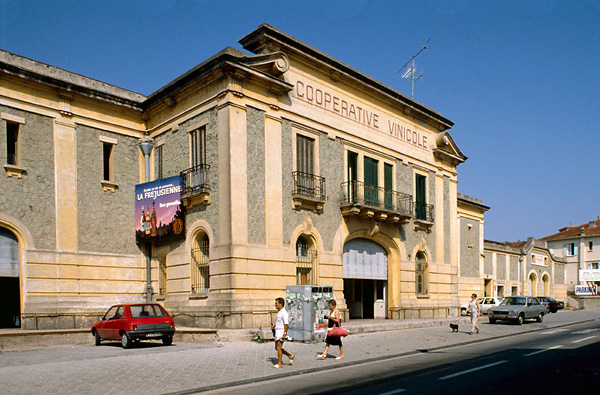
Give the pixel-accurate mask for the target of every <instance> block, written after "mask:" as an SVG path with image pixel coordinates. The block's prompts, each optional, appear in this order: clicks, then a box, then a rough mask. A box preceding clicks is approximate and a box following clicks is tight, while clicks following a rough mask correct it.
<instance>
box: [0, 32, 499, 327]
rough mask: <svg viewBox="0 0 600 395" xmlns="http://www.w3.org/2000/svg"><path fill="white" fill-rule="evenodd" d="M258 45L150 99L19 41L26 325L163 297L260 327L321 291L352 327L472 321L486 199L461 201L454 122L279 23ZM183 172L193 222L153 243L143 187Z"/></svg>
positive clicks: (16, 173)
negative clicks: (464, 296)
mask: <svg viewBox="0 0 600 395" xmlns="http://www.w3.org/2000/svg"><path fill="white" fill-rule="evenodd" d="M240 43H241V45H242V46H243V48H244V50H245V51H241V50H236V49H233V48H226V49H224V50H223V51H221V52H219V53H217V54H216V55H214V56H213V57H211V58H209V59H207V60H206V61H204V62H202V63H200V64H199V65H198V66H196V67H194V68H193V69H192V70H190V71H188V72H187V73H185V74H184V75H182V76H180V77H178V78H177V79H175V80H173V81H172V82H171V83H169V84H168V85H166V86H164V87H162V88H160V89H159V90H157V91H156V92H154V93H152V94H151V95H149V96H147V97H146V96H143V95H139V94H136V93H133V92H129V91H126V90H123V89H120V88H117V87H114V86H110V85H108V84H104V83H102V82H99V81H95V80H92V79H89V78H86V77H82V76H79V75H76V74H73V73H70V72H68V71H65V70H61V69H58V68H55V67H52V66H48V65H45V64H41V63H39V62H35V61H32V60H29V59H25V58H22V57H20V56H17V55H14V54H10V53H7V52H4V51H1V52H0V81H2V83H1V84H0V116H1V123H0V147H1V148H0V161H2V163H3V164H4V169H5V175H4V176H3V177H0V189H1V190H2V191H3V193H2V198H1V200H0V257H1V258H0V259H2V261H1V262H0V273H1V274H0V276H2V278H3V280H2V281H4V279H7V280H6V283H7V284H8V286H7V289H8V292H9V297H10V298H11V299H12V300H14V299H16V298H18V299H19V301H18V306H16V305H15V307H14V308H13V310H12V311H13V313H12V315H10V317H8V316H7V319H11V317H12V320H13V322H14V321H15V320H21V323H20V324H21V326H22V327H25V328H58V327H79V326H85V325H88V324H89V322H90V321H91V320H92V319H94V318H95V317H97V316H98V314H100V313H101V312H102V311H103V310H104V309H105V308H106V307H107V306H109V305H110V304H112V303H115V302H125V301H140V300H144V299H145V298H146V294H147V291H148V290H150V291H151V294H150V297H151V299H152V300H158V301H160V302H161V303H163V304H164V305H165V307H167V309H169V311H170V312H172V314H173V315H174V316H175V318H176V321H177V322H178V323H179V324H186V325H195V326H203V327H225V328H252V327H258V326H260V325H265V324H268V323H269V322H270V321H271V317H272V314H273V312H274V309H273V299H274V298H275V297H278V296H282V295H284V292H285V287H286V286H287V285H293V284H306V283H309V284H314V285H318V286H331V287H333V292H334V296H335V297H336V298H337V299H338V302H339V306H340V307H341V309H342V311H343V312H344V314H345V316H346V318H347V319H348V318H370V317H374V316H375V308H376V306H379V307H380V308H382V309H383V312H384V315H385V317H387V318H393V319H398V318H400V319H402V318H416V317H419V318H426V317H444V316H447V315H453V314H455V312H456V308H457V307H458V306H459V271H460V272H461V273H463V272H464V275H466V276H471V275H472V274H473V273H471V272H470V270H471V269H472V268H469V267H467V266H464V267H463V266H462V263H460V262H459V244H460V243H461V238H462V236H461V233H460V232H462V227H463V225H465V226H468V225H469V224H472V226H473V227H474V229H473V233H470V235H471V236H472V237H473V239H472V242H473V243H476V245H477V246H478V248H479V247H480V246H481V242H482V240H483V222H482V217H483V212H484V211H485V210H486V209H487V208H486V207H485V206H483V205H482V204H480V203H479V202H476V201H475V200H473V199H468V198H459V197H458V194H457V166H458V165H459V164H460V163H462V162H464V161H465V160H466V157H465V156H464V155H463V154H462V153H461V151H460V150H459V148H458V147H457V146H456V144H455V143H454V141H453V139H452V138H451V136H450V134H449V133H448V130H449V129H450V128H451V127H452V126H453V123H452V122H451V121H450V120H448V119H446V118H444V117H443V116H442V115H440V114H439V113H437V112H435V111H433V110H432V109H430V108H428V107H426V106H424V105H422V104H420V103H418V102H416V101H414V100H412V99H411V98H409V97H407V96H405V95H403V94H401V93H399V92H397V91H394V90H393V89H391V88H389V87H387V86H385V85H383V84H381V83H380V82H378V81H376V80H374V79H373V78H371V77H369V76H367V75H365V74H363V73H361V72H359V71H357V70H355V69H353V68H351V67H349V66H347V65H345V64H343V63H341V62H339V61H337V60H336V59H334V58H332V57H330V56H328V55H326V54H324V53H322V52H320V51H318V50H316V49H314V48H312V47H310V46H308V45H306V44H304V43H302V42H300V41H298V40H297V39H295V38H293V37H291V36H289V35H287V34H286V33H284V32H281V31H279V30H277V29H275V28H273V27H271V26H269V25H261V26H260V27H258V28H257V29H256V30H255V31H253V32H252V33H250V34H249V35H247V36H246V37H244V38H242V39H241V40H240ZM143 141H147V142H149V143H152V150H149V149H148V150H147V152H146V153H147V154H149V155H148V157H147V159H148V163H149V164H150V167H149V172H148V173H146V171H145V160H144V159H145V158H144V154H143V153H142V151H141V150H140V148H139V146H140V142H143ZM147 148H148V147H147ZM169 177H178V178H180V179H181V180H182V190H181V201H182V202H183V204H184V210H183V214H182V215H183V216H184V220H185V230H184V231H183V233H182V234H181V237H180V238H179V239H169V240H155V241H152V242H148V243H146V242H143V243H138V241H139V240H136V232H135V226H136V225H135V224H136V222H139V221H138V216H137V213H136V212H135V210H136V208H135V201H134V200H135V199H134V190H135V187H136V185H137V184H141V183H142V182H143V181H144V180H146V178H148V179H149V180H160V179H166V178H169ZM459 205H462V206H463V207H466V208H465V209H463V214H464V212H466V211H468V210H472V211H475V212H477V213H476V214H475V215H474V216H471V215H470V214H469V215H466V216H462V217H460V216H459V208H458V206H459ZM467 206H468V207H467ZM149 210H150V209H149V207H147V208H146V211H145V212H146V213H147V212H148V211H149ZM459 218H461V219H460V220H458V219H459ZM154 224H156V220H154ZM461 248H462V247H461ZM461 254H463V255H464V254H467V251H464V252H461ZM477 254H478V253H477V252H475V255H474V256H475V258H476V259H477V260H479V259H480V256H479V255H477ZM146 258H148V263H149V267H150V272H147V266H146V265H147V261H146ZM486 262H487V261H486ZM148 274H149V276H150V277H149V279H150V283H149V284H147V280H146V279H147V275H148ZM461 275H463V274H461ZM148 285H150V288H148V287H147V286H148ZM460 292H463V293H464V292H466V289H464V290H462V291H460ZM15 317H16V318H15Z"/></svg>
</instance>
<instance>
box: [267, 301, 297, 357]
mask: <svg viewBox="0 0 600 395" xmlns="http://www.w3.org/2000/svg"><path fill="white" fill-rule="evenodd" d="M284 306H285V300H283V298H277V299H275V308H276V309H277V311H278V312H277V320H276V321H275V325H273V324H271V329H275V349H276V350H277V365H273V368H275V369H279V368H280V367H282V366H283V361H282V359H283V354H285V355H286V356H287V357H288V358H289V359H290V365H293V364H294V355H292V354H290V353H289V352H287V351H286V350H284V349H283V340H284V339H286V338H287V331H288V328H289V323H290V316H289V314H288V312H287V311H286V309H284Z"/></svg>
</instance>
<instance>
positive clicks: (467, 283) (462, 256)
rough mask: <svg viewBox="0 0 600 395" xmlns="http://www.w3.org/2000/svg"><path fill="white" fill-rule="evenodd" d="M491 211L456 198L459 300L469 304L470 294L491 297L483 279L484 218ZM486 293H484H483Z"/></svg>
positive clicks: (467, 199)
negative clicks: (458, 241) (458, 240)
mask: <svg viewBox="0 0 600 395" xmlns="http://www.w3.org/2000/svg"><path fill="white" fill-rule="evenodd" d="M489 209H490V208H489V207H488V206H486V205H484V204H483V201H481V200H479V199H475V198H473V197H470V196H467V195H463V194H460V193H459V194H458V228H459V231H458V234H459V237H460V243H459V281H458V286H459V298H460V300H461V302H462V303H466V302H468V301H469V300H471V294H473V293H475V294H477V295H478V296H487V295H490V296H491V295H492V293H491V292H490V293H488V292H487V290H485V288H486V284H487V283H486V280H485V278H484V275H483V273H484V257H485V254H484V214H485V212H486V211H488V210H489ZM484 290H485V291H484Z"/></svg>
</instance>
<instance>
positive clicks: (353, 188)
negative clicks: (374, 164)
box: [348, 151, 358, 203]
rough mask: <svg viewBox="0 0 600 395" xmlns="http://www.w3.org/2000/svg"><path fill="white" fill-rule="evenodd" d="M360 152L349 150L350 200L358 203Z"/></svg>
mask: <svg viewBox="0 0 600 395" xmlns="http://www.w3.org/2000/svg"><path fill="white" fill-rule="evenodd" d="M357 181H358V154H357V153H356V152H351V151H348V201H349V202H352V203H356V195H357V193H358V182H357Z"/></svg>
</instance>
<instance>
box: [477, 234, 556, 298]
mask: <svg viewBox="0 0 600 395" xmlns="http://www.w3.org/2000/svg"><path fill="white" fill-rule="evenodd" d="M484 249H485V260H484V265H483V281H484V293H485V295H486V296H499V297H504V296H510V295H527V296H550V297H552V298H555V299H559V300H564V299H565V298H566V296H567V286H566V261H565V260H564V259H562V258H560V257H556V256H554V255H553V254H552V253H551V252H550V250H549V249H548V245H547V244H546V242H545V241H543V240H536V239H534V238H533V237H530V238H528V239H527V241H520V242H514V243H509V242H504V243H499V242H495V241H490V240H486V241H485V243H484Z"/></svg>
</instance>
